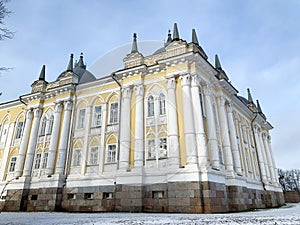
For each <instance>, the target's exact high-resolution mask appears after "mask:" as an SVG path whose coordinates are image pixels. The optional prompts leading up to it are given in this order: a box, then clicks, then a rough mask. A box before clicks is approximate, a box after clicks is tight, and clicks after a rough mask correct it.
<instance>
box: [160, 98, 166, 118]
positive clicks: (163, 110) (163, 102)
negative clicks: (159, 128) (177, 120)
mask: <svg viewBox="0 0 300 225" xmlns="http://www.w3.org/2000/svg"><path fill="white" fill-rule="evenodd" d="M158 102H159V115H160V116H164V115H166V96H165V94H164V93H160V94H159V97H158Z"/></svg>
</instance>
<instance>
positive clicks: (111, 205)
mask: <svg viewBox="0 0 300 225" xmlns="http://www.w3.org/2000/svg"><path fill="white" fill-rule="evenodd" d="M2 204H3V202H2ZM283 204H284V197H283V193H282V192H273V191H264V190H256V189H249V188H247V187H240V186H226V185H225V184H221V183H215V182H170V183H160V184H159V183H158V184H151V185H143V186H141V185H122V184H117V185H111V186H94V187H76V188H64V189H61V188H41V189H31V190H24V191H22V190H9V191H8V194H7V199H6V201H5V205H4V207H3V211H19V210H20V211H70V212H113V211H117V212H169V213H224V212H238V211H245V210H250V209H255V208H270V207H279V206H281V205H283Z"/></svg>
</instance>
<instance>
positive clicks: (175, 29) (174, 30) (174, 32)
mask: <svg viewBox="0 0 300 225" xmlns="http://www.w3.org/2000/svg"><path fill="white" fill-rule="evenodd" d="M178 40H179V32H178V28H177V23H174V28H173V41H178Z"/></svg>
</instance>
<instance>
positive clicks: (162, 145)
mask: <svg viewBox="0 0 300 225" xmlns="http://www.w3.org/2000/svg"><path fill="white" fill-rule="evenodd" d="M167 149H168V145H167V138H160V139H159V158H166V157H167V154H168V151H167Z"/></svg>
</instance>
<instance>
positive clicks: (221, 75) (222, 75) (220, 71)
mask: <svg viewBox="0 0 300 225" xmlns="http://www.w3.org/2000/svg"><path fill="white" fill-rule="evenodd" d="M215 68H216V70H217V71H218V74H217V75H216V76H217V78H219V80H221V79H225V80H227V81H228V77H227V75H226V73H225V71H224V70H223V69H222V66H221V63H220V60H219V57H218V55H217V54H216V55H215Z"/></svg>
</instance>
